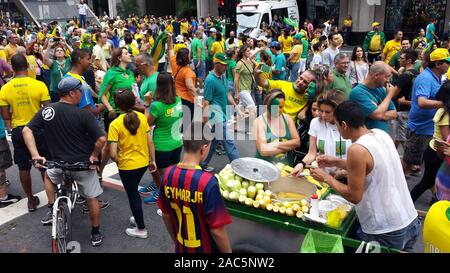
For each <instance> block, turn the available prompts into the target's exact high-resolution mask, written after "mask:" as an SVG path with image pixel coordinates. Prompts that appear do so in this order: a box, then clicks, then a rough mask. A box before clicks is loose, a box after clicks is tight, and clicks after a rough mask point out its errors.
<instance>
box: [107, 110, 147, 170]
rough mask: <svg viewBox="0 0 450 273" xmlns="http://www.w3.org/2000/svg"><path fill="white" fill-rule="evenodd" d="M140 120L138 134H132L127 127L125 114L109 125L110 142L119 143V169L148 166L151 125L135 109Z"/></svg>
mask: <svg viewBox="0 0 450 273" xmlns="http://www.w3.org/2000/svg"><path fill="white" fill-rule="evenodd" d="M134 112H135V113H136V114H137V116H138V118H139V121H140V124H139V128H138V130H137V133H136V135H134V136H133V135H132V134H131V133H130V131H128V129H127V128H126V127H125V125H124V123H123V120H124V118H125V114H122V115H120V116H119V117H118V118H116V119H115V120H114V121H113V122H111V125H110V126H109V131H108V142H117V143H118V153H119V154H118V162H117V165H118V168H119V170H125V171H127V170H135V169H139V168H143V167H146V166H148V164H149V159H150V157H149V150H148V141H147V140H148V137H147V136H148V133H149V132H150V127H149V125H148V122H147V119H146V118H145V115H144V114H142V113H139V112H136V111H134Z"/></svg>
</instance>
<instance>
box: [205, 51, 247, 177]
mask: <svg viewBox="0 0 450 273" xmlns="http://www.w3.org/2000/svg"><path fill="white" fill-rule="evenodd" d="M213 63H214V70H213V71H211V72H210V73H209V74H208V76H207V77H206V80H205V94H204V100H203V113H204V115H203V122H205V123H209V124H211V126H212V132H213V133H214V139H213V141H212V144H211V149H210V152H209V154H208V157H207V158H206V160H205V161H204V162H203V163H202V167H203V169H204V170H205V171H213V169H212V168H211V167H208V164H209V162H210V161H211V159H212V156H213V154H214V153H215V151H216V147H217V144H218V142H219V141H220V142H222V145H223V147H224V148H225V151H226V152H227V155H228V159H229V160H230V162H232V161H233V160H235V159H237V158H239V151H238V150H237V148H236V145H235V143H234V140H233V138H234V134H233V133H232V132H231V131H230V130H229V128H228V127H227V120H228V116H229V115H228V114H229V112H231V110H232V108H231V107H230V106H231V105H232V106H233V107H234V108H236V102H235V101H234V99H233V96H232V95H231V93H229V92H228V88H227V85H228V84H227V83H228V80H227V77H226V75H225V73H226V71H227V66H228V59H227V57H226V56H225V54H223V53H217V54H216V55H215V56H214V58H213Z"/></svg>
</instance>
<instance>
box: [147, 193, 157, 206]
mask: <svg viewBox="0 0 450 273" xmlns="http://www.w3.org/2000/svg"><path fill="white" fill-rule="evenodd" d="M158 198H159V192H157V191H154V192H153V193H152V195H150V196H149V197H146V198H144V203H145V204H155V203H156V202H158Z"/></svg>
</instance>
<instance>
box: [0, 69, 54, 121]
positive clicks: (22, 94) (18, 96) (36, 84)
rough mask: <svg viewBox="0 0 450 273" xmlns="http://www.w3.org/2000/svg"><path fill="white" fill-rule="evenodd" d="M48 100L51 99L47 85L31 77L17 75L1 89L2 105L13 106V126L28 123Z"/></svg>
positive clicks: (0, 104) (0, 102)
mask: <svg viewBox="0 0 450 273" xmlns="http://www.w3.org/2000/svg"><path fill="white" fill-rule="evenodd" d="M46 101H50V96H49V94H48V89H47V86H46V85H45V83H43V82H41V81H38V80H35V79H32V78H30V77H16V78H14V79H12V80H11V81H9V82H8V83H7V84H5V85H3V87H2V89H1V91H0V106H9V107H11V112H12V118H11V123H12V127H13V128H16V127H18V126H25V125H27V124H28V123H29V122H30V121H31V120H32V119H33V117H34V115H35V114H36V113H37V111H39V109H40V108H41V105H42V103H43V102H46Z"/></svg>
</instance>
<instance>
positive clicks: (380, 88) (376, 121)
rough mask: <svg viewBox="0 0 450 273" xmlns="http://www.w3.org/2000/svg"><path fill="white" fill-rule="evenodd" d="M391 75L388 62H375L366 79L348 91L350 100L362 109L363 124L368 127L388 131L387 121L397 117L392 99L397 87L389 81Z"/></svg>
mask: <svg viewBox="0 0 450 273" xmlns="http://www.w3.org/2000/svg"><path fill="white" fill-rule="evenodd" d="M391 76H392V70H391V68H390V67H389V65H388V64H386V63H384V62H381V61H380V62H375V63H374V64H373V65H372V67H371V68H370V70H369V75H368V76H367V78H366V80H365V81H364V82H362V83H361V84H359V85H358V86H356V87H355V88H353V90H352V92H351V93H350V98H349V99H350V101H354V102H356V103H358V104H359V105H360V106H361V108H362V109H363V110H364V114H365V116H366V122H365V124H366V126H367V128H369V129H373V128H377V129H381V130H384V131H386V132H389V126H388V121H389V120H393V119H396V118H397V110H396V109H395V106H394V103H393V102H392V99H393V98H394V97H395V96H397V94H398V92H399V89H398V88H397V87H394V86H393V85H392V84H391V83H390V82H389V79H390V78H391Z"/></svg>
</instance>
